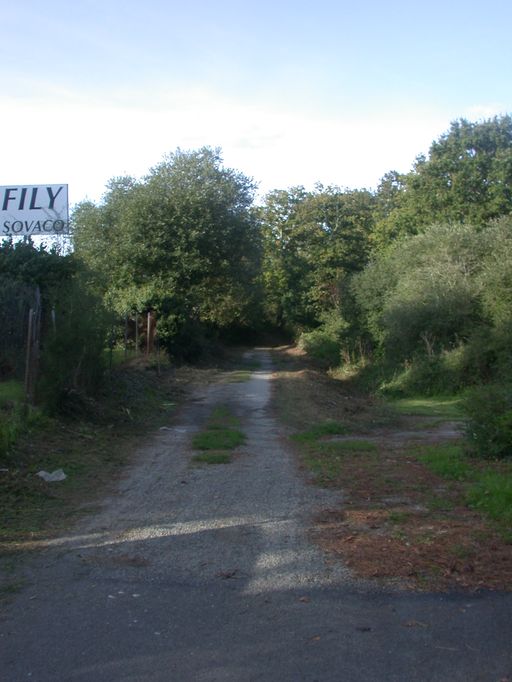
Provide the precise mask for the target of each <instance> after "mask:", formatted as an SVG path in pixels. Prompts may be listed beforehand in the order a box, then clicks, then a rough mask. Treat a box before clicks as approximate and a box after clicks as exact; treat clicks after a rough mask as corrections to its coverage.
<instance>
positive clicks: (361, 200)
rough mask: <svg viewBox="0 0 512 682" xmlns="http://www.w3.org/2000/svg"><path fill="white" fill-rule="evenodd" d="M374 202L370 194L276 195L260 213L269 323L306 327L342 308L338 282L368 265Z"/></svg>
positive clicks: (327, 190) (299, 189)
mask: <svg viewBox="0 0 512 682" xmlns="http://www.w3.org/2000/svg"><path fill="white" fill-rule="evenodd" d="M374 207H375V200H374V197H373V195H372V194H371V193H370V192H367V191H366V190H356V191H349V190H346V191H343V190H341V189H339V188H337V187H327V188H324V187H323V186H320V185H319V186H317V188H316V190H315V191H314V192H306V191H305V190H304V188H303V187H295V188H291V189H290V190H287V191H286V190H277V191H274V192H271V193H270V194H269V195H267V197H266V203H265V205H264V206H263V207H262V209H261V214H260V215H261V221H262V226H263V234H264V244H265V260H264V267H263V279H264V282H265V286H266V304H267V309H268V311H269V314H270V317H271V319H272V320H273V321H274V322H275V323H278V324H284V325H285V326H288V327H290V328H292V329H293V328H307V327H311V326H315V325H317V324H318V323H319V321H320V319H321V318H322V316H323V315H324V314H325V313H326V312H327V311H329V310H331V309H332V308H333V307H336V306H338V305H339V301H340V283H341V282H342V281H343V279H344V278H346V277H347V276H348V275H349V274H351V273H353V272H356V271H358V270H360V269H361V268H362V267H363V266H364V264H365V263H366V261H367V258H368V253H369V235H370V233H371V230H372V228H373V221H374V218H373V211H374Z"/></svg>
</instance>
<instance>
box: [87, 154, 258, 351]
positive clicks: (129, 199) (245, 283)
mask: <svg viewBox="0 0 512 682" xmlns="http://www.w3.org/2000/svg"><path fill="white" fill-rule="evenodd" d="M254 189H255V187H254V184H253V182H252V180H250V179H249V178H248V177H246V176H245V175H243V174H242V173H239V172H237V171H235V170H233V169H230V168H225V167H224V166H223V165H222V158H221V156H220V151H219V150H214V149H210V148H207V147H205V148H202V149H200V150H196V151H191V152H184V151H181V150H177V151H176V152H175V153H173V154H170V155H169V156H167V157H166V158H165V159H164V160H163V161H162V162H161V163H160V164H159V165H157V166H156V167H155V168H153V169H152V170H151V171H150V172H149V174H148V175H147V176H146V177H145V178H144V179H143V180H142V181H140V182H135V181H133V180H132V179H129V178H121V179H116V180H113V181H112V182H111V183H110V185H109V187H108V191H107V193H106V195H105V197H104V200H103V202H102V204H101V205H100V206H93V205H90V204H86V205H82V206H79V207H78V209H77V211H76V212H75V216H74V222H75V247H76V250H77V253H78V254H79V255H80V256H81V257H82V258H83V259H84V260H85V261H87V262H88V263H89V264H90V265H91V266H92V267H96V268H97V269H98V270H99V272H100V280H101V282H102V286H103V287H104V291H105V296H106V298H107V299H108V300H109V302H110V303H111V305H113V306H114V307H115V308H116V309H117V310H118V311H119V312H127V311H137V310H139V311H141V310H144V309H148V308H151V309H154V310H156V311H157V312H158V313H159V318H160V327H159V331H160V336H161V338H163V339H164V341H165V342H166V343H167V345H168V346H169V348H174V347H175V346H176V343H177V342H178V341H177V340H179V339H180V338H182V339H183V343H185V344H186V343H188V341H186V340H185V338H188V337H189V335H190V333H189V331H186V330H190V329H191V328H192V327H201V326H203V327H207V326H208V327H210V328H225V327H228V326H230V325H236V324H240V325H243V324H250V323H251V320H252V318H254V317H257V313H256V312H255V308H256V307H257V304H258V291H259V290H258V278H259V258H260V234H259V229H258V225H257V222H256V220H255V218H254V215H253V211H252V201H253V194H254Z"/></svg>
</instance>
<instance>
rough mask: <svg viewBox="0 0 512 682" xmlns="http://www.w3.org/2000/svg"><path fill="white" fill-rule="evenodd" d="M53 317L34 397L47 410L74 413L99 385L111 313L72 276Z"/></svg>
mask: <svg viewBox="0 0 512 682" xmlns="http://www.w3.org/2000/svg"><path fill="white" fill-rule="evenodd" d="M55 319H56V323H55V331H53V330H50V331H48V332H47V334H46V337H45V339H44V343H43V348H42V353H41V372H40V376H41V378H40V381H39V383H38V387H37V397H38V400H40V401H41V403H42V404H43V406H44V407H45V409H46V410H47V411H48V412H50V413H56V412H69V411H71V412H76V411H80V409H81V408H82V407H83V404H84V400H85V398H86V396H91V395H93V394H94V393H95V392H96V391H97V390H98V388H99V386H100V385H101V381H102V378H103V375H104V369H105V361H104V348H105V346H106V338H107V334H108V329H109V327H110V325H109V322H110V316H109V315H108V314H107V312H106V311H105V309H104V308H103V306H102V304H101V302H100V301H99V299H98V298H97V297H96V296H95V295H93V294H91V293H90V292H89V291H87V289H86V287H85V286H84V284H83V283H82V282H81V281H80V278H75V279H74V280H73V281H72V282H70V283H69V284H68V289H67V290H66V292H63V293H61V294H60V296H59V301H58V302H57V305H56V315H55Z"/></svg>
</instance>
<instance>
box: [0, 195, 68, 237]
mask: <svg viewBox="0 0 512 682" xmlns="http://www.w3.org/2000/svg"><path fill="white" fill-rule="evenodd" d="M0 216H1V228H0V234H2V235H3V236H13V235H15V236H37V235H49V234H66V233H68V232H69V207H68V186H67V185H5V186H0Z"/></svg>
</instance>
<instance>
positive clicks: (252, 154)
mask: <svg viewBox="0 0 512 682" xmlns="http://www.w3.org/2000/svg"><path fill="white" fill-rule="evenodd" d="M0 107H1V109H0V110H1V111H2V112H3V114H2V116H3V129H4V131H6V134H4V137H3V149H2V152H3V153H2V157H3V164H2V170H1V171H0V184H9V183H26V184H40V183H46V182H67V183H68V184H69V185H70V200H71V202H72V203H73V202H76V201H79V200H81V199H83V198H84V197H85V196H88V197H89V198H91V199H93V200H97V199H98V198H99V197H100V196H101V194H102V192H103V189H104V187H105V183H106V182H107V181H108V180H109V179H110V178H111V177H113V176H117V175H124V174H129V175H134V176H136V177H139V176H142V175H144V174H145V173H146V172H147V171H148V170H149V168H150V167H151V166H153V165H155V164H156V163H158V162H159V161H160V160H161V158H162V156H163V155H164V154H165V153H168V152H170V151H173V150H175V149H176V148H177V147H178V146H179V147H181V148H183V149H195V148H198V147H201V146H203V145H210V146H213V147H216V146H220V147H222V149H223V156H224V160H225V163H226V164H227V165H229V166H232V167H235V168H237V169H239V170H241V171H243V172H244V173H246V174H247V175H250V176H252V177H254V178H255V180H256V181H258V182H260V184H261V190H262V191H268V190H270V189H272V188H276V187H289V186H292V185H296V184H303V185H305V186H306V187H309V186H312V185H313V183H315V182H316V181H320V182H322V183H324V184H337V185H340V186H347V187H362V186H375V185H376V184H377V182H378V180H379V178H380V177H382V175H384V173H385V172H387V171H388V170H391V169H396V170H399V171H404V172H405V171H407V170H408V169H409V168H410V167H411V164H412V162H413V161H414V158H415V157H416V155H417V154H419V153H421V152H425V151H427V149H428V147H429V145H430V143H431V142H432V140H433V139H435V138H436V137H438V136H439V135H440V134H441V133H442V132H444V131H445V130H446V129H447V128H448V125H449V119H447V118H446V116H444V115H443V113H437V112H425V111H423V110H422V111H414V110H413V109H411V110H408V111H406V110H402V111H397V112H388V113H387V114H386V115H383V114H382V113H381V112H379V111H375V112H373V113H371V114H368V115H367V116H365V117H364V118H360V117H355V116H351V115H349V114H348V113H345V112H340V113H339V115H332V114H331V115H326V114H325V113H323V112H322V111H321V110H320V108H318V110H315V109H314V108H310V109H309V111H308V112H307V113H305V112H304V111H303V110H296V109H293V108H292V107H284V106H282V105H280V106H276V105H274V104H273V103H272V102H269V103H265V102H251V101H241V100H238V99H235V98H229V97H225V96H219V95H218V94H216V93H214V92H211V91H209V90H207V89H186V90H174V91H168V92H165V91H161V92H160V93H159V94H158V95H155V94H154V93H153V94H152V93H150V92H138V93H112V95H111V96H109V98H108V99H107V98H105V99H101V98H98V97H96V98H88V97H86V96H84V95H81V94H78V93H74V92H69V91H60V92H55V91H53V92H52V95H51V96H50V97H39V98H23V99H18V98H13V97H11V98H9V97H6V96H4V97H2V98H0Z"/></svg>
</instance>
